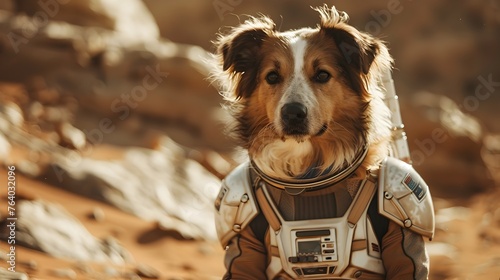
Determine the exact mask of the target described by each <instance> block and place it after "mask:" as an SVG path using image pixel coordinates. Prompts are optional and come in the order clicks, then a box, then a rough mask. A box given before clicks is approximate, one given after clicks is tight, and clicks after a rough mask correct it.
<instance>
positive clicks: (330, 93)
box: [214, 6, 392, 179]
mask: <svg viewBox="0 0 500 280" xmlns="http://www.w3.org/2000/svg"><path fill="white" fill-rule="evenodd" d="M315 10H317V11H318V12H319V14H320V18H321V23H320V24H319V25H318V26H317V27H316V28H303V29H298V30H292V31H286V32H280V31H278V30H277V29H276V25H275V24H274V22H273V21H272V20H270V19H269V18H267V17H261V18H251V19H249V20H247V21H246V22H244V23H243V24H241V25H240V26H238V27H236V28H233V29H232V30H231V31H230V32H229V33H228V34H226V35H220V37H219V40H218V41H217V42H216V47H217V54H216V55H215V56H214V57H215V59H216V61H217V63H216V64H217V68H218V69H217V70H216V71H215V72H214V78H215V79H216V80H218V81H219V83H220V84H221V86H222V87H223V93H224V95H225V96H226V97H227V98H228V100H230V102H231V105H232V106H231V107H232V113H233V116H234V117H235V126H234V132H235V133H236V135H237V136H238V138H239V139H240V140H241V141H242V146H243V147H244V148H246V149H247V150H248V153H249V156H250V158H251V159H252V160H253V161H254V162H255V164H256V165H257V166H258V167H259V168H260V169H261V170H262V171H263V172H264V173H266V174H267V175H268V176H271V177H275V178H281V179H289V178H294V177H298V176H300V175H302V174H304V173H305V172H306V171H308V170H309V169H310V168H317V169H318V170H320V172H321V171H322V170H326V169H327V168H331V171H333V172H335V171H340V170H342V169H344V168H345V167H346V166H347V165H349V164H350V163H351V162H352V161H353V160H354V159H355V157H356V155H357V154H358V153H359V152H360V151H361V150H362V149H363V147H364V146H365V145H366V146H367V147H368V154H367V156H366V158H365V159H364V161H363V163H362V165H361V166H360V168H358V174H359V175H364V172H365V170H366V169H368V168H370V167H373V166H375V165H377V164H378V163H379V162H380V161H381V160H382V159H383V158H384V157H385V156H387V154H388V149H389V146H388V144H389V139H390V127H391V125H390V111H389V109H388V108H387V107H386V105H385V104H384V102H383V93H382V92H381V90H380V89H379V87H378V83H377V81H378V79H379V76H380V74H381V71H382V70H384V69H386V68H388V67H391V62H392V60H391V57H390V56H389V53H388V51H387V48H386V47H385V46H384V44H383V43H382V42H381V41H379V40H377V39H375V38H373V37H372V36H370V35H368V34H366V33H363V32H360V31H358V30H357V29H355V28H354V27H352V26H350V25H348V24H347V20H348V16H347V14H345V13H343V12H338V11H337V10H336V9H335V7H332V8H329V7H327V6H324V7H320V8H317V9H315Z"/></svg>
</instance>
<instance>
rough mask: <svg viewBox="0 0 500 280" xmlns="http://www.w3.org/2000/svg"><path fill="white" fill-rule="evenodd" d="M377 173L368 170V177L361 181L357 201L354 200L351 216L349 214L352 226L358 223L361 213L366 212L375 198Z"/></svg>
mask: <svg viewBox="0 0 500 280" xmlns="http://www.w3.org/2000/svg"><path fill="white" fill-rule="evenodd" d="M377 175H378V174H377V172H376V171H368V174H367V176H366V178H365V179H364V180H363V181H362V182H361V186H360V190H359V193H358V196H357V197H356V198H355V201H353V207H352V210H351V212H350V213H349V216H347V222H348V223H349V226H350V227H351V228H353V227H354V226H355V225H356V224H357V223H358V221H359V218H361V215H363V213H364V212H365V210H366V208H367V207H368V205H369V204H370V201H371V199H372V198H373V194H374V193H375V191H376V190H377V187H376V183H377V177H378V176H377Z"/></svg>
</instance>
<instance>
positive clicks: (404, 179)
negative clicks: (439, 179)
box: [378, 157, 434, 239]
mask: <svg viewBox="0 0 500 280" xmlns="http://www.w3.org/2000/svg"><path fill="white" fill-rule="evenodd" d="M378 205H379V206H378V207H379V212H380V214H381V215H383V216H385V217H387V218H388V219H390V220H391V221H393V222H395V223H397V224H399V225H401V226H402V227H405V228H408V229H410V230H412V231H414V232H416V233H418V234H421V235H423V236H426V237H428V238H429V239H432V238H433V236H434V206H433V204H432V198H431V193H430V192H429V187H428V186H427V184H426V183H425V182H424V180H423V179H422V177H420V175H419V174H418V173H417V171H415V169H413V167H412V166H411V165H409V164H407V163H406V162H403V161H401V160H399V159H396V158H392V157H388V158H386V159H385V160H384V162H383V163H382V166H381V168H380V173H379V194H378Z"/></svg>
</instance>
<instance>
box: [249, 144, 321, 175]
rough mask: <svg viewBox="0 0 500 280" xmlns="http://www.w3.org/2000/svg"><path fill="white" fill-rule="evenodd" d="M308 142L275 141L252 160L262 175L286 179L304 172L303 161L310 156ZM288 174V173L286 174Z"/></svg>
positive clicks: (310, 147)
mask: <svg viewBox="0 0 500 280" xmlns="http://www.w3.org/2000/svg"><path fill="white" fill-rule="evenodd" d="M312 151H313V147H312V144H311V142H310V141H309V140H306V141H304V142H300V143H299V142H297V141H296V140H294V139H286V140H285V141H283V140H275V141H274V142H272V143H269V144H267V145H266V146H265V147H264V148H263V149H262V150H261V151H260V152H259V153H258V155H256V156H255V157H254V158H253V160H254V162H255V163H256V164H257V166H258V167H259V169H261V170H262V171H263V172H264V173H266V174H268V175H271V176H273V177H279V178H288V177H290V176H291V175H292V176H297V175H300V174H301V173H302V172H304V164H305V160H306V159H307V158H308V157H309V156H310V155H311V154H312ZM287 172H289V173H287Z"/></svg>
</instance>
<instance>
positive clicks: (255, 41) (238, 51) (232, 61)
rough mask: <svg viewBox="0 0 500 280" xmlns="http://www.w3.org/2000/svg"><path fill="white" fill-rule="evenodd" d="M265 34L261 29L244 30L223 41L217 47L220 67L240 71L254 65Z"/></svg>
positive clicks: (225, 69)
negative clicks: (221, 61)
mask: <svg viewBox="0 0 500 280" xmlns="http://www.w3.org/2000/svg"><path fill="white" fill-rule="evenodd" d="M266 36H267V35H266V33H265V31H264V30H262V29H252V30H245V31H242V32H240V33H238V34H236V35H235V36H234V38H231V39H230V40H229V41H228V42H225V43H223V44H222V45H221V46H220V49H219V53H220V54H222V60H223V65H222V69H223V70H224V71H227V70H230V71H233V72H238V73H242V72H246V71H248V70H249V69H250V68H252V67H256V66H257V65H256V63H257V60H256V58H257V56H258V52H259V49H260V46H261V45H262V42H263V40H264V39H265V38H266ZM230 68H231V69H230Z"/></svg>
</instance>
